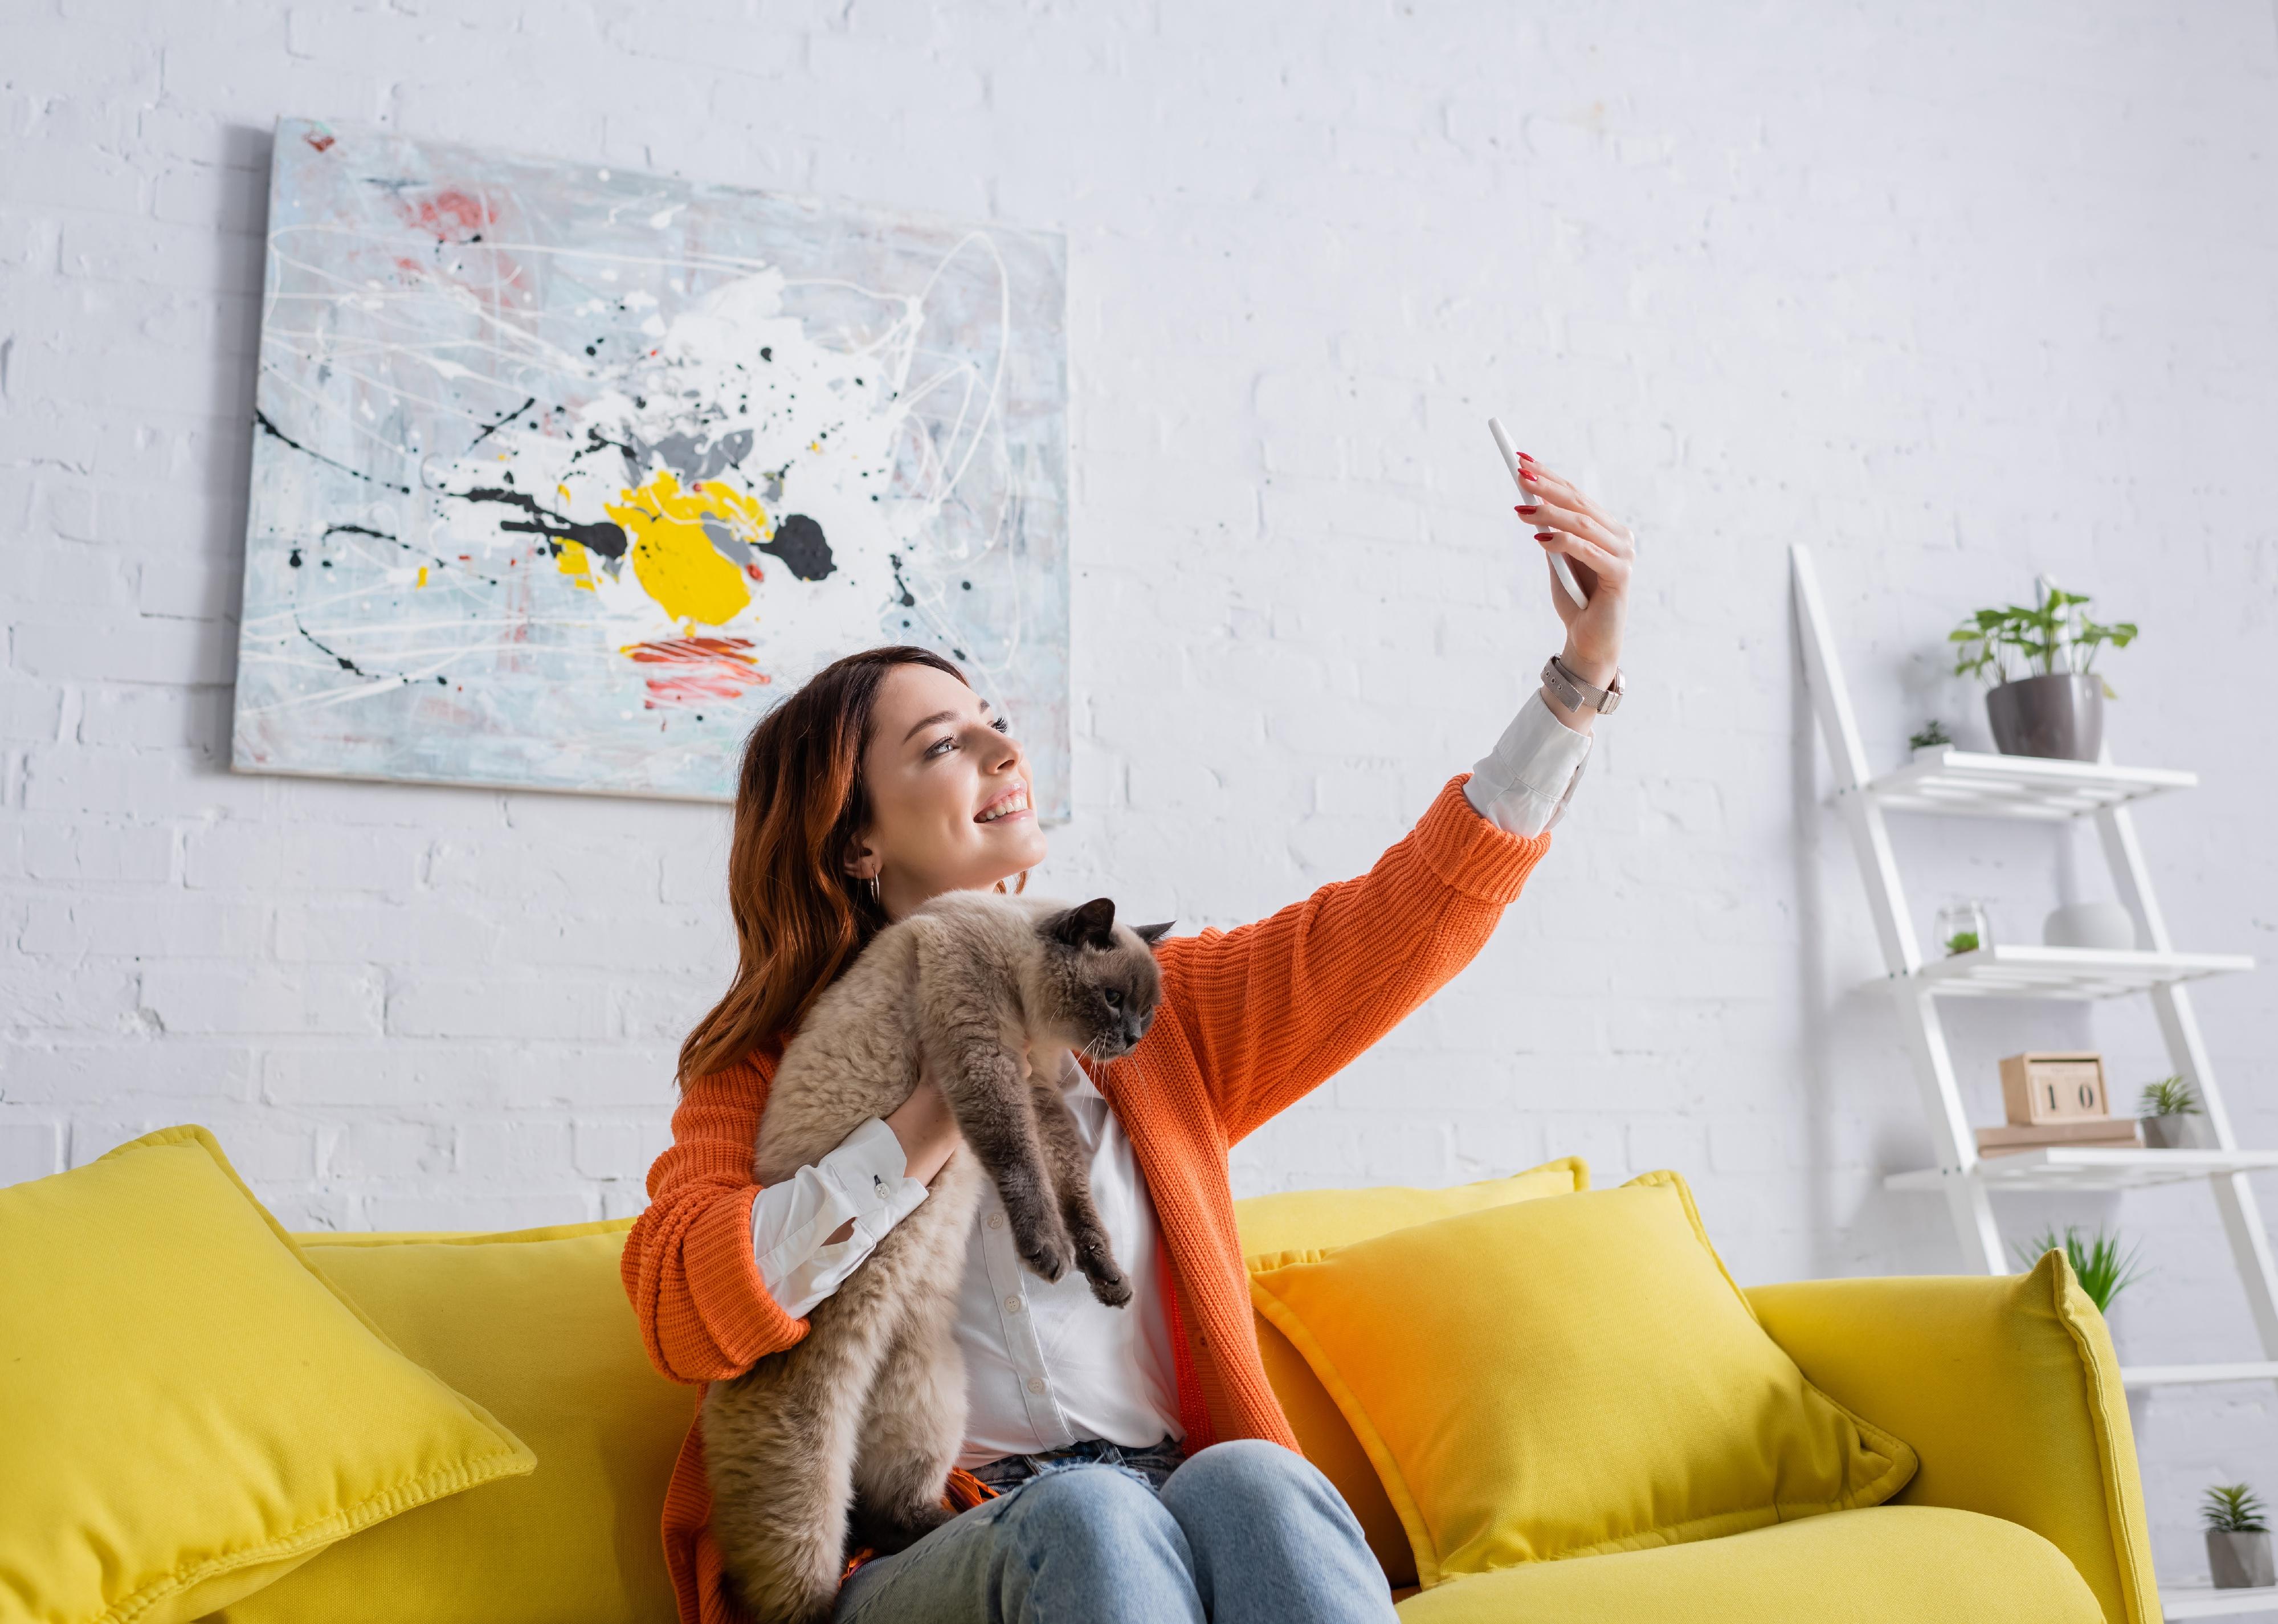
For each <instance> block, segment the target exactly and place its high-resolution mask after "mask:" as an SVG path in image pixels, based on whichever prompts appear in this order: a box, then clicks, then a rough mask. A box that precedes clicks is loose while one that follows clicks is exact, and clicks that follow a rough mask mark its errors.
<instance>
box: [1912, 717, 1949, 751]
mask: <svg viewBox="0 0 2278 1624" xmlns="http://www.w3.org/2000/svg"><path fill="white" fill-rule="evenodd" d="M1952 743H1953V734H1952V733H1949V732H1946V731H1945V723H1943V722H1941V721H1939V720H1938V718H1937V717H1936V716H1932V717H1931V718H1930V720H1929V721H1927V722H1925V723H1923V725H1922V731H1921V732H1915V733H1909V734H1907V748H1908V749H1910V750H1942V749H1944V748H1945V747H1946V746H1948V745H1950V744H1952Z"/></svg>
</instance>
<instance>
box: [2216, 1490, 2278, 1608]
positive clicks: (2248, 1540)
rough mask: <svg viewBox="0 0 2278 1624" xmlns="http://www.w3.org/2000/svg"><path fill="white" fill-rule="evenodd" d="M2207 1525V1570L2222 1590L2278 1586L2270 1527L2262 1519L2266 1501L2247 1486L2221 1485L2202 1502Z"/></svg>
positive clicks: (2218, 1588)
mask: <svg viewBox="0 0 2278 1624" xmlns="http://www.w3.org/2000/svg"><path fill="white" fill-rule="evenodd" d="M2199 1515H2200V1516H2201V1517H2202V1518H2203V1519H2205V1522H2206V1546H2207V1567H2209V1568H2210V1569H2212V1570H2213V1574H2214V1588H2215V1589H2216V1590H2253V1589H2257V1588H2267V1587H2268V1586H2270V1585H2272V1584H2278V1574H2273V1572H2272V1569H2271V1561H2270V1525H2269V1524H2268V1523H2267V1522H2265V1521H2263V1520H2262V1500H2261V1497H2260V1496H2259V1495H2257V1494H2256V1493H2255V1492H2254V1490H2251V1489H2250V1488H2248V1487H2247V1486H2246V1485H2245V1484H2244V1483H2217V1484H2215V1485H2214V1487H2213V1488H2212V1489H2209V1490H2207V1491H2206V1498H2205V1499H2204V1500H2202V1501H2201V1502H2200V1503H2199Z"/></svg>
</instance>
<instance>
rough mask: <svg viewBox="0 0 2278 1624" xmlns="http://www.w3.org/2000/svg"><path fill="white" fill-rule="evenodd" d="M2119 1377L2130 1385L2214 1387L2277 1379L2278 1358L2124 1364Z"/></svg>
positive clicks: (2276, 1380)
mask: <svg viewBox="0 0 2278 1624" xmlns="http://www.w3.org/2000/svg"><path fill="white" fill-rule="evenodd" d="M2120 1380H2121V1383H2123V1384H2124V1385H2126V1386H2129V1387H2213V1386H2216V1385H2218V1384H2220V1383H2225V1382H2278V1360H2274V1359H2258V1360H2245V1361H2244V1362H2242V1363H2239V1364H2235V1365H2123V1366H2121V1368H2120Z"/></svg>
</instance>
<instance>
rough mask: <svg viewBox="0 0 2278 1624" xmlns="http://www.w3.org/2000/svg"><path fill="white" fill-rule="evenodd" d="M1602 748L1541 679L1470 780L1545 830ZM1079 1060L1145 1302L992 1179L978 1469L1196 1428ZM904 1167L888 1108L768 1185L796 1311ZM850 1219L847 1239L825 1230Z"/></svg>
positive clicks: (972, 1318) (773, 1244)
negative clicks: (1067, 1254) (1092, 1442)
mask: <svg viewBox="0 0 2278 1624" xmlns="http://www.w3.org/2000/svg"><path fill="white" fill-rule="evenodd" d="M1589 753H1590V738H1589V736H1588V735H1587V734H1583V733H1577V732H1574V731H1573V730H1571V728H1569V727H1567V726H1566V725H1565V724H1563V723H1562V722H1560V721H1559V720H1558V718H1557V717H1556V716H1555V715H1553V714H1552V713H1551V710H1550V707H1549V706H1548V704H1546V703H1544V701H1543V699H1542V696H1541V694H1540V693H1539V692H1538V693H1535V694H1533V696H1531V697H1530V698H1529V700H1528V701H1527V702H1526V703H1525V705H1523V706H1521V707H1520V709H1519V712H1518V715H1517V716H1514V717H1513V718H1512V719H1511V723H1510V726H1509V727H1507V728H1505V729H1504V730H1503V732H1502V738H1501V739H1497V740H1496V741H1495V747H1494V750H1493V751H1492V752H1491V753H1490V754H1488V755H1487V756H1485V757H1484V758H1482V759H1481V760H1480V762H1479V764H1478V765H1477V766H1475V767H1474V768H1472V776H1471V777H1470V778H1468V779H1466V780H1465V781H1464V795H1465V797H1466V798H1467V799H1468V800H1469V801H1471V803H1472V807H1473V808H1475V809H1476V810H1477V811H1478V812H1479V815H1480V816H1482V817H1485V818H1487V820H1488V821H1490V822H1491V823H1494V824H1496V825H1497V826H1498V827H1500V828H1502V829H1507V830H1509V831H1511V832H1512V833H1513V834H1520V835H1537V834H1540V833H1541V832H1542V831H1544V830H1545V829H1548V827H1549V826H1550V825H1551V824H1552V823H1556V822H1557V821H1558V818H1559V816H1561V814H1562V813H1563V811H1564V809H1565V805H1566V801H1567V798H1568V797H1569V796H1571V794H1572V793H1573V790H1574V785H1576V784H1577V783H1579V781H1580V778H1581V772H1582V765H1583V762H1584V761H1585V760H1586V757H1587V756H1588V755H1589ZM1070 1069H1071V1070H1072V1071H1074V1073H1075V1076H1074V1079H1073V1080H1071V1081H1070V1082H1069V1083H1068V1084H1066V1099H1067V1102H1068V1107H1069V1108H1070V1110H1072V1111H1073V1112H1074V1115H1075V1119H1076V1125H1077V1127H1078V1128H1079V1129H1080V1130H1081V1131H1082V1135H1083V1140H1084V1144H1085V1145H1086V1146H1087V1147H1088V1148H1089V1150H1090V1152H1091V1194H1092V1199H1093V1201H1094V1202H1095V1203H1096V1204H1097V1206H1098V1207H1099V1215H1100V1220H1101V1222H1103V1223H1104V1224H1105V1226H1106V1229H1107V1237H1108V1239H1109V1241H1110V1242H1111V1243H1112V1245H1113V1246H1114V1249H1115V1260H1116V1261H1117V1262H1118V1263H1119V1264H1120V1265H1121V1266H1122V1268H1123V1272H1124V1273H1125V1274H1127V1275H1129V1276H1130V1277H1131V1286H1132V1297H1131V1302H1130V1304H1129V1306H1128V1307H1123V1308H1110V1307H1107V1306H1105V1305H1104V1304H1102V1303H1100V1302H1099V1301H1098V1299H1097V1298H1094V1297H1093V1296H1092V1294H1091V1286H1090V1283H1089V1282H1088V1281H1086V1280H1085V1279H1084V1277H1083V1275H1082V1274H1081V1273H1080V1272H1078V1271H1077V1270H1074V1269H1070V1270H1069V1271H1068V1272H1067V1273H1066V1274H1065V1275H1061V1276H1060V1278H1059V1280H1058V1281H1056V1282H1052V1283H1046V1282H1045V1281H1043V1280H1041V1279H1039V1278H1037V1277H1036V1275H1032V1274H1030V1273H1029V1272H1028V1268H1026V1266H1024V1265H1023V1264H1022V1263H1021V1259H1020V1254H1019V1253H1018V1252H1014V1251H1013V1236H1012V1231H1011V1229H1009V1228H1007V1227H1006V1224H1005V1207H1004V1203H1003V1202H1002V1201H1000V1200H999V1199H998V1197H997V1193H996V1191H993V1190H991V1191H987V1192H985V1194H984V1195H983V1197H982V1203H981V1206H980V1208H979V1210H978V1211H977V1212H976V1213H975V1215H974V1221H973V1230H972V1234H971V1236H970V1237H968V1240H967V1246H966V1256H965V1274H964V1277H963V1279H962V1280H961V1281H960V1283H959V1293H958V1311H957V1341H958V1345H959V1347H960V1348H961V1349H962V1350H963V1351H964V1353H965V1388H966V1398H967V1414H966V1422H965V1448H964V1450H963V1451H962V1452H961V1453H959V1456H958V1464H959V1466H962V1467H967V1468H968V1469H969V1468H971V1467H978V1466H983V1465H986V1464H987V1463H988V1462H990V1461H991V1460H998V1459H1003V1458H1004V1457H1005V1456H1006V1455H1033V1454H1038V1453H1042V1452H1044V1451H1046V1450H1053V1449H1064V1448H1066V1446H1067V1445H1069V1444H1074V1443H1078V1442H1081V1441H1082V1440H1083V1439H1086V1438H1105V1440H1106V1441H1107V1442H1109V1443H1111V1444H1123V1445H1125V1446H1127V1447H1130V1448H1143V1447H1144V1446H1146V1445H1148V1444H1155V1443H1158V1442H1160V1441H1161V1440H1162V1439H1164V1438H1166V1437H1169V1438H1173V1439H1175V1438H1180V1437H1183V1436H1185V1429H1184V1428H1183V1427H1182V1426H1181V1424H1180V1421H1179V1395H1178V1384H1177V1377H1176V1375H1175V1374H1174V1373H1175V1370H1176V1366H1175V1364H1174V1363H1173V1360H1174V1354H1173V1350H1172V1347H1171V1321H1170V1310H1169V1300H1170V1299H1169V1293H1170V1291H1171V1283H1170V1282H1169V1281H1168V1280H1166V1279H1164V1278H1163V1274H1162V1271H1163V1261H1162V1259H1163V1253H1162V1250H1161V1248H1160V1246H1159V1245H1158V1235H1159V1231H1158V1228H1157V1224H1156V1221H1155V1204H1154V1201H1153V1200H1152V1199H1150V1197H1149V1195H1148V1193H1147V1183H1146V1180H1145V1179H1144V1178H1143V1177H1142V1176H1141V1175H1140V1172H1139V1163H1138V1159H1137V1157H1136V1155H1135V1153H1134V1152H1133V1150H1132V1148H1131V1141H1130V1138H1129V1137H1128V1136H1127V1135H1126V1134H1125V1133H1124V1131H1123V1124H1122V1123H1121V1122H1118V1121H1117V1120H1116V1116H1115V1113H1114V1111H1113V1110H1112V1108H1111V1107H1109V1105H1108V1103H1107V1100H1106V1099H1105V1096H1103V1095H1102V1094H1101V1093H1100V1092H1099V1091H1098V1090H1097V1089H1096V1088H1094V1087H1093V1086H1092V1085H1091V1081H1090V1079H1089V1077H1086V1076H1083V1074H1082V1069H1081V1068H1078V1067H1076V1066H1074V1062H1070ZM904 1166H905V1161H904V1158H903V1155H902V1147H901V1141H900V1140H898V1139H897V1138H895V1137H894V1131H893V1130H892V1129H891V1128H889V1127H887V1126H886V1124H885V1123H884V1122H883V1121H881V1120H879V1119H878V1118H877V1117H875V1116H874V1117H872V1118H870V1119H869V1120H868V1121H867V1122H864V1123H863V1124H862V1125H861V1126H860V1127H859V1128H857V1129H855V1130H854V1131H853V1132H852V1133H851V1134H849V1135H847V1136H846V1138H845V1139H844V1140H842V1141H840V1143H839V1145H838V1147H837V1149H836V1150H833V1151H831V1152H830V1153H829V1154H827V1155H825V1156H824V1157H823V1158H822V1161H818V1162H816V1163H815V1164H814V1166H812V1167H806V1168H800V1169H799V1172H798V1173H797V1174H795V1175H794V1176H791V1177H790V1178H788V1179H785V1180H784V1181H783V1182H782V1183H780V1184H770V1185H768V1187H767V1188H766V1189H764V1190H762V1191H760V1193H759V1197H758V1199H755V1200H754V1201H753V1203H752V1255H753V1259H754V1260H756V1261H757V1263H758V1264H759V1269H760V1277H761V1280H762V1281H764V1282H765V1283H766V1285H767V1288H768V1295H770V1296H771V1297H773V1298H775V1299H776V1302H777V1303H778V1304H780V1305H781V1306H782V1307H783V1310H784V1313H785V1314H790V1315H791V1316H792V1317H793V1318H794V1319H796V1318H798V1317H799V1316H800V1315H802V1314H806V1312H807V1311H808V1310H809V1309H811V1308H813V1307H814V1306H815V1305H816V1304H817V1303H819V1302H821V1301H822V1299H823V1298H826V1297H829V1295H830V1294H831V1292H833V1291H837V1289H838V1284H839V1283H840V1282H841V1281H843V1280H845V1278H846V1276H847V1275H851V1274H852V1273H853V1272H854V1270H855V1268H856V1267H857V1266H858V1265H859V1264H860V1262H861V1261H862V1260H863V1259H864V1258H867V1257H868V1256H869V1255H870V1252H871V1249H872V1248H873V1247H875V1245H877V1244H878V1242H879V1241H880V1240H881V1239H883V1237H884V1236H885V1234H886V1231H887V1230H889V1229H892V1228H893V1227H894V1225H895V1224H897V1223H898V1222H901V1220H902V1219H903V1218H904V1217H906V1216H907V1215H908V1214H910V1213H911V1212H912V1211H913V1210H914V1209H915V1207H917V1205H918V1203H920V1202H921V1201H922V1200H924V1199H925V1197H926V1187H925V1185H923V1184H921V1183H919V1182H918V1181H917V1180H916V1179H913V1178H909V1177H906V1176H904V1174H903V1171H902V1169H903V1168H904ZM849 1222H851V1223H852V1226H853V1227H852V1232H851V1233H850V1234H849V1235H848V1236H847V1237H846V1238H845V1240H842V1241H839V1242H838V1243H837V1244H836V1245H826V1244H824V1243H825V1239H826V1237H829V1235H830V1234H832V1233H833V1232H834V1231H836V1230H837V1229H839V1228H840V1227H841V1226H842V1225H845V1224H847V1223H849Z"/></svg>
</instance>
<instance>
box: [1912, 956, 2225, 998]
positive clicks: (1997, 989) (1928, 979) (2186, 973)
mask: <svg viewBox="0 0 2278 1624" xmlns="http://www.w3.org/2000/svg"><path fill="white" fill-rule="evenodd" d="M2253 968H2254V961H2253V960H2252V959H2251V958H2249V957H2248V956H2246V955H2245V954H2236V953H2114V952H2112V951H2109V950H2107V949H2105V948H2101V947H2030V946H2022V945H2020V946H2011V945H2010V944H2008V943H2006V942H1996V943H1995V944H1994V945H1993V946H1991V947H1980V948H1978V949H1977V950H1976V952H1974V953H1957V954H1950V955H1948V956H1947V957H1945V958H1942V959H1932V960H1930V961H1928V962H1927V963H1925V964H1924V965H1923V967H1922V968H1921V969H1918V970H1916V971H1915V973H1914V974H1913V975H1912V976H1900V977H1891V979H1892V980H1895V981H1902V982H1912V983H1915V984H1919V985H1921V986H1923V987H1925V988H1926V989H1928V990H1929V991H1930V992H1935V993H1937V994H1938V996H1939V997H1940V998H2058V999H2089V998H2120V997H2124V996H2125V995H2127V994H2128V993H2130V992H2149V991H2151V990H2152V988H2153V987H2158V986H2165V985H2167V984H2168V983H2170V982H2176V981H2196V980H2198V978H2199V977H2202V976H2228V975H2235V974H2236V973H2237V972H2238V971H2240V970H2250V969H2253Z"/></svg>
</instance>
